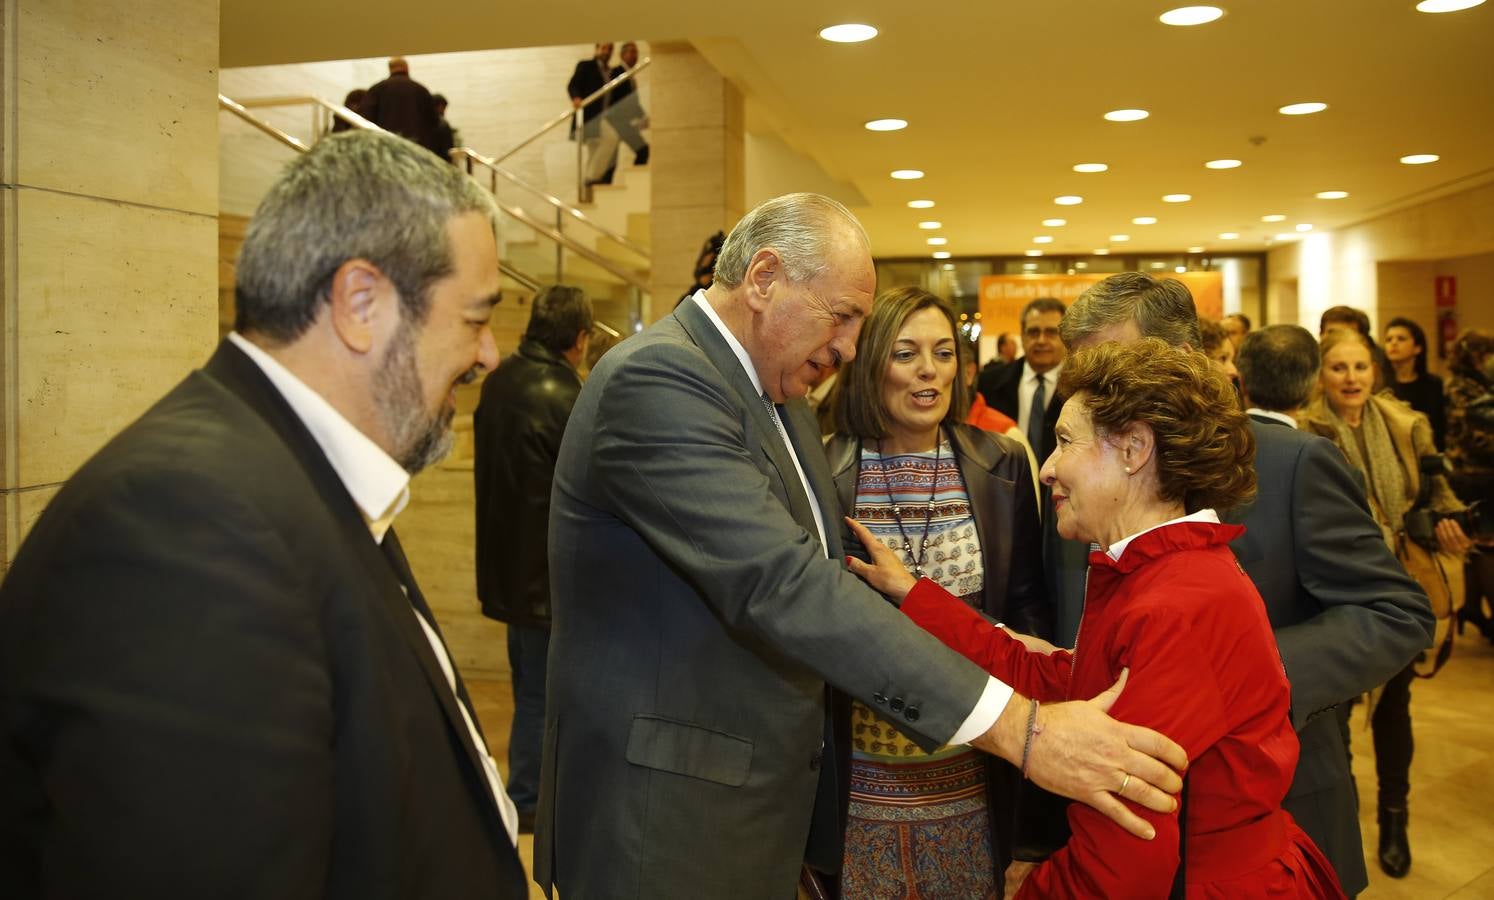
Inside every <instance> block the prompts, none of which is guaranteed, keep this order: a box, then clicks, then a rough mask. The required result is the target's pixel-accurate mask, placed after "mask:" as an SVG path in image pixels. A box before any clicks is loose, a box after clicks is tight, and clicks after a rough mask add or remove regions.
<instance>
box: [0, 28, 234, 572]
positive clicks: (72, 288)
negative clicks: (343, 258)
mask: <svg viewBox="0 0 1494 900" xmlns="http://www.w3.org/2000/svg"><path fill="white" fill-rule="evenodd" d="M0 28H3V34H0V57H3V63H0V121H3V123H4V125H3V131H0V222H3V245H0V291H3V300H0V307H3V314H4V341H3V342H0V370H3V374H4V380H3V384H4V389H3V391H0V497H3V501H4V517H3V519H4V521H3V528H0V551H3V552H0V559H3V561H4V564H5V565H6V566H8V565H9V562H10V560H11V559H12V558H14V556H15V552H16V548H17V546H18V545H19V542H20V540H21V539H22V538H23V537H24V535H25V533H26V531H27V530H28V529H29V527H30V526H31V524H32V523H33V522H34V521H35V520H36V518H37V517H38V516H39V515H40V514H41V511H42V509H43V508H44V507H45V506H46V504H47V502H48V501H50V500H51V498H52V497H53V496H54V495H55V494H56V492H57V490H58V489H59V488H60V487H61V485H62V483H63V482H65V481H66V480H67V478H68V477H69V476H70V475H71V474H72V473H73V471H74V470H75V469H77V467H78V466H79V464H81V463H82V462H83V461H84V460H86V459H87V458H88V457H89V456H90V455H92V454H93V453H94V451H96V450H97V449H98V448H99V447H100V446H101V445H102V444H103V443H104V442H105V441H107V440H108V439H109V438H110V437H111V436H112V435H113V434H115V433H116V432H118V431H119V430H120V429H121V428H122V427H123V426H124V425H126V424H128V423H129V422H130V421H131V420H133V419H134V418H135V417H137V416H138V415H139V414H140V413H141V412H143V411H144V410H145V409H146V408H147V407H148V406H149V405H150V404H151V403H153V402H154V401H155V400H156V399H157V398H159V397H160V396H161V395H162V394H163V393H165V392H166V391H167V390H168V389H169V388H170V387H171V386H172V385H174V384H175V383H176V382H177V381H179V380H180V379H181V378H182V377H183V376H184V375H185V374H186V373H187V372H188V371H190V370H191V369H192V368H193V367H195V366H196V365H198V364H200V363H201V362H202V361H203V360H204V359H206V358H207V356H208V354H209V353H210V352H211V351H212V348H213V344H214V342H215V340H216V338H217V330H218V329H217V301H216V293H217V272H216V268H217V231H218V225H217V215H218V179H217V174H218V161H217V153H216V149H215V148H216V146H217V140H216V134H217V113H216V102H215V94H216V91H217V81H218V72H217V65H218V4H217V3H216V2H213V0H140V2H137V3H133V4H131V5H130V8H129V14H128V15H122V14H121V11H120V9H119V8H118V7H117V6H116V5H114V4H110V3H97V2H93V3H88V2H76V3H59V2H55V0H7V2H6V4H5V6H4V19H3V25H0Z"/></svg>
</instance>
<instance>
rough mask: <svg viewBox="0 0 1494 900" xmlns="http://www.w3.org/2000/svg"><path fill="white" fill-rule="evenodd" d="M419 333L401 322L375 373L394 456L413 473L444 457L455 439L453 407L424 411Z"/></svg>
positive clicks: (377, 399) (376, 399)
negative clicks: (417, 343)
mask: <svg viewBox="0 0 1494 900" xmlns="http://www.w3.org/2000/svg"><path fill="white" fill-rule="evenodd" d="M416 333H417V329H415V328H412V327H410V326H409V325H405V324H401V325H400V327H399V331H398V332H397V333H396V334H395V336H394V341H393V342H392V343H391V344H390V345H389V349H388V350H387V351H386V352H385V353H384V362H383V364H382V365H380V366H379V369H378V372H377V373H376V374H375V375H374V402H375V404H376V405H377V407H378V410H379V417H380V418H381V419H382V420H383V424H384V431H385V433H386V434H388V435H389V437H390V442H391V444H392V445H393V453H392V454H391V455H392V456H393V457H394V461H395V462H397V463H399V464H400V465H401V466H403V467H404V469H405V471H406V472H409V473H410V474H411V475H414V474H416V473H418V472H420V471H421V470H422V469H424V468H426V467H427V466H431V465H434V464H435V463H438V462H440V461H441V460H442V459H444V458H445V457H446V454H448V453H450V452H451V447H452V444H453V443H454V440H455V439H454V437H453V435H452V433H451V419H452V416H453V414H454V411H453V410H451V409H450V408H449V407H446V406H444V405H443V406H442V408H441V410H440V411H439V412H437V413H436V414H434V415H427V414H426V412H425V410H424V405H425V392H424V391H423V390H422V385H421V383H420V372H419V370H418V369H417V368H416V366H415V336H416Z"/></svg>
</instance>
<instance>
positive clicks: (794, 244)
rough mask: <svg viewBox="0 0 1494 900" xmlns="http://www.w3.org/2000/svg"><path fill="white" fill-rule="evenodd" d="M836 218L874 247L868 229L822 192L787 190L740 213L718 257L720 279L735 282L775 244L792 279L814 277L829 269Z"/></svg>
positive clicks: (717, 270)
mask: <svg viewBox="0 0 1494 900" xmlns="http://www.w3.org/2000/svg"><path fill="white" fill-rule="evenodd" d="M837 220H839V223H843V224H844V225H845V226H847V227H849V229H850V231H851V232H852V233H853V234H855V235H857V236H859V237H860V238H861V243H862V245H863V246H866V247H870V246H871V240H870V239H869V238H868V237H867V236H866V229H865V228H863V227H862V226H861V223H860V222H858V221H857V220H856V217H855V216H853V215H851V211H850V210H848V209H846V208H845V206H843V205H841V204H840V203H838V202H836V201H834V200H831V199H830V198H829V197H825V196H822V195H820V194H784V195H783V196H782V197H774V198H773V199H772V200H767V201H764V202H763V203H761V204H759V205H758V206H757V207H756V208H755V209H753V210H752V211H751V212H749V213H748V214H747V215H745V216H743V217H742V221H740V222H738V223H737V224H736V226H735V227H733V228H732V230H731V234H729V235H727V236H726V243H725V244H722V245H721V252H720V253H719V254H718V255H717V256H716V281H718V282H720V283H721V284H724V285H726V286H727V287H736V286H737V285H740V284H741V283H742V279H744V278H746V277H747V266H748V264H749V263H751V262H752V257H754V256H756V255H757V252H758V251H759V250H764V249H772V250H774V251H775V252H777V254H778V257H779V258H780V259H782V260H783V272H784V274H785V275H787V276H788V279H789V280H790V281H800V282H803V281H810V280H812V279H814V278H815V277H816V276H818V275H819V274H821V273H822V272H824V271H825V268H826V261H827V259H828V257H829V256H830V247H831V240H832V238H833V237H835V236H836V231H837V229H836V227H835V226H836V225H837V224H838V223H837Z"/></svg>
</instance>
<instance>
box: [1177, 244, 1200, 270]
mask: <svg viewBox="0 0 1494 900" xmlns="http://www.w3.org/2000/svg"><path fill="white" fill-rule="evenodd" d="M1188 252H1189V253H1202V252H1204V248H1202V247H1189V248H1188ZM1178 271H1179V272H1181V271H1183V270H1182V269H1178Z"/></svg>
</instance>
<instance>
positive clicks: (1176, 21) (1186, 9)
mask: <svg viewBox="0 0 1494 900" xmlns="http://www.w3.org/2000/svg"><path fill="white" fill-rule="evenodd" d="M1222 15H1224V10H1222V9H1220V8H1219V7H1217V6H1179V7H1178V8H1177V9H1169V10H1168V11H1167V12H1165V13H1163V14H1162V15H1160V16H1158V17H1157V18H1159V19H1161V20H1162V24H1163V25H1204V24H1207V23H1209V22H1212V21H1214V20H1215V19H1217V18H1219V17H1220V16H1222Z"/></svg>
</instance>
